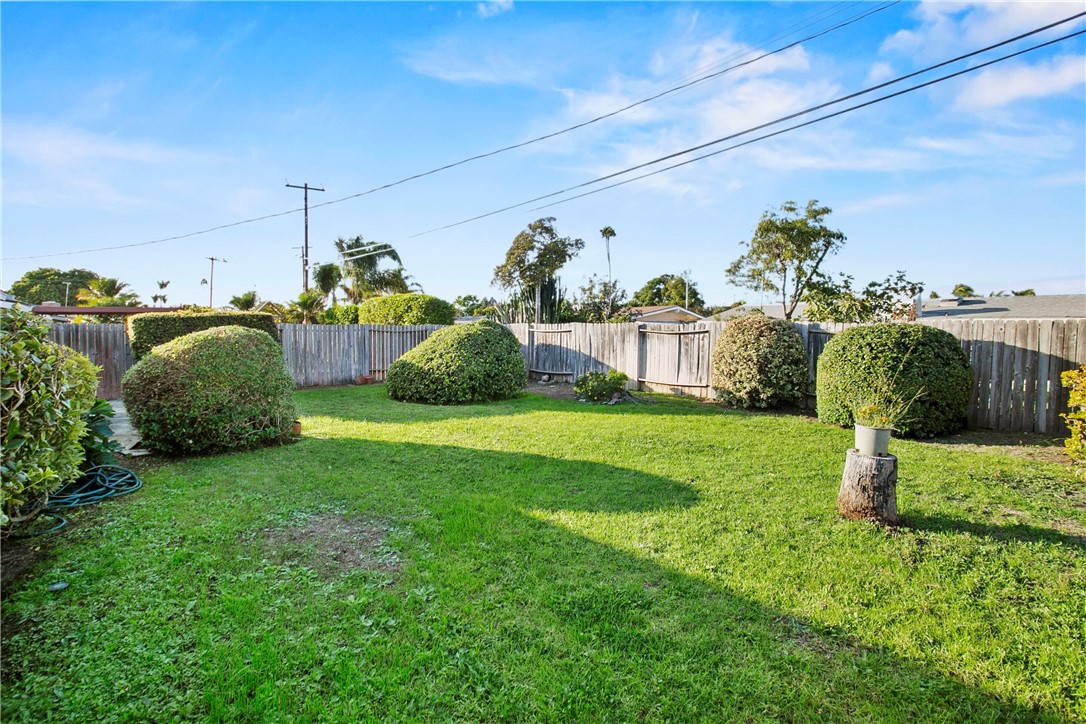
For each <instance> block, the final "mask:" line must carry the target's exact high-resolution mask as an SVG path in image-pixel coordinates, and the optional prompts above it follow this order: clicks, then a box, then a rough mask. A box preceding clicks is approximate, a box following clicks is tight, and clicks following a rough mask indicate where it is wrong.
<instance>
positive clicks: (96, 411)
mask: <svg viewBox="0 0 1086 724" xmlns="http://www.w3.org/2000/svg"><path fill="white" fill-rule="evenodd" d="M111 419H113V405H111V404H109V403H108V402H107V401H105V400H96V401H95V403H94V404H93V405H92V406H91V408H90V409H89V410H87V412H86V414H84V415H83V422H84V423H86V425H87V429H86V431H85V432H84V433H83V437H82V438H81V439H80V441H79V444H80V446H81V447H82V448H83V466H82V467H83V470H89V469H91V468H93V467H97V466H99V465H113V464H114V463H115V462H116V460H115V459H114V457H113V456H114V453H116V452H117V451H119V450H120V449H121V446H120V445H119V444H117V441H116V440H114V439H113V430H112V428H110V424H109V421H110V420H111Z"/></svg>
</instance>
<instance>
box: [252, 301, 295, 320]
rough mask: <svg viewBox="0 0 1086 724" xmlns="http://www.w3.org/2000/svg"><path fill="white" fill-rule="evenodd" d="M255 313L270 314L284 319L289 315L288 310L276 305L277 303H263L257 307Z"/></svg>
mask: <svg viewBox="0 0 1086 724" xmlns="http://www.w3.org/2000/svg"><path fill="white" fill-rule="evenodd" d="M253 311H254V312H267V313H268V314H271V315H274V316H275V317H277V318H282V317H283V316H285V315H286V313H287V310H285V309H283V307H282V306H280V305H278V304H276V303H275V302H268V301H263V302H261V303H260V304H259V305H257V308H256V309H254V310H253Z"/></svg>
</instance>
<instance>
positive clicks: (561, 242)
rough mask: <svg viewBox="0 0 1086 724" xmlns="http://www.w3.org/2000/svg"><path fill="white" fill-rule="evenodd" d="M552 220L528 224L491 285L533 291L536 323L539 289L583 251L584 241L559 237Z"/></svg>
mask: <svg viewBox="0 0 1086 724" xmlns="http://www.w3.org/2000/svg"><path fill="white" fill-rule="evenodd" d="M554 221H555V219H554V217H553V216H546V217H543V218H541V219H536V220H535V221H533V222H532V223H530V224H528V228H527V229H525V230H524V231H522V232H520V233H519V234H517V236H516V238H515V239H513V243H512V245H511V246H510V247H509V250H508V251H506V252H505V261H504V262H503V263H501V264H499V265H498V266H497V267H495V268H494V281H495V282H496V283H497V284H499V285H500V286H501V287H503V288H505V289H511V288H514V287H518V286H519V287H520V288H521V289H522V290H527V289H533V290H534V291H535V297H536V303H535V310H534V312H535V323H536V324H539V323H540V319H541V318H542V306H543V304H542V299H541V297H542V288H543V285H544V284H546V283H547V282H548V281H550V280H553V279H554V275H555V273H556V272H557V271H558V270H559V269H561V268H562V267H563V266H565V264H566V262H568V261H569V260H570V259H572V258H573V257H575V256H577V254H578V253H579V252H580V251H581V249H583V248H584V241H583V240H581V239H572V238H570V237H568V236H559V235H558V231H557V230H556V229H555V228H554Z"/></svg>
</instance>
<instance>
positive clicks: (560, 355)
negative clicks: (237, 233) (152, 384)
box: [50, 319, 1086, 435]
mask: <svg viewBox="0 0 1086 724" xmlns="http://www.w3.org/2000/svg"><path fill="white" fill-rule="evenodd" d="M922 323H923V324H927V325H929V326H932V327H937V328H939V329H944V330H946V331H948V332H950V333H951V334H953V335H954V336H955V337H956V338H957V339H958V341H959V342H960V343H961V345H962V349H963V350H964V351H965V353H966V354H967V355H968V356H969V361H970V363H971V365H972V367H973V384H972V388H971V393H970V403H969V425H970V427H980V428H992V429H997V430H1007V431H1015V432H1045V433H1052V434H1054V435H1062V433H1063V432H1064V429H1065V428H1064V424H1063V420H1062V419H1061V418H1060V417H1059V415H1060V413H1061V412H1066V411H1067V390H1066V389H1064V388H1062V387H1061V386H1060V373H1061V372H1064V371H1066V370H1070V369H1075V368H1076V367H1078V366H1079V365H1081V364H1084V363H1086V319H1044V320H1036V319H1033V320H1004V319H975V320H949V319H938V320H934V319H933V320H922ZM725 324H726V322H703V323H698V324H696V325H683V326H678V325H663V324H657V325H644V324H640V325H639V324H635V323H631V324H552V325H539V326H534V325H527V324H512V325H509V327H510V329H511V330H512V331H513V334H514V335H516V337H517V339H518V340H519V342H520V345H521V353H522V354H523V355H524V358H525V361H526V362H527V363H528V368H529V370H530V371H531V372H532V374H533V376H535V377H539V376H541V375H543V374H549V375H551V376H552V377H555V378H556V379H559V380H563V381H572V380H575V379H576V378H577V377H579V376H581V375H583V374H585V373H586V372H591V371H597V372H606V371H608V370H610V369H616V370H618V371H619V372H625V373H626V374H627V375H628V376H629V378H630V382H629V383H627V385H628V386H629V387H631V388H634V389H647V390H656V391H660V392H671V393H683V394H689V395H695V396H698V397H705V398H712V397H713V396H714V393H713V390H712V387H711V382H712V380H711V379H710V374H709V367H710V360H711V354H712V349H713V346H714V345H715V343H716V338H717V337H718V336H719V335H720V332H721V330H722V329H723V328H724V325H725ZM848 326H849V325H839V324H817V323H804V322H798V323H795V327H796V329H797V330H798V331H799V333H800V336H801V337H802V338H803V341H804V345H805V347H806V349H807V359H808V372H809V375H808V377H809V386H808V395H809V397H808V406H811V407H813V404H812V403H813V396H814V380H815V369H816V366H817V362H818V355H819V354H821V352H822V348H823V347H825V344H826V342H827V341H828V340H829V339H830V338H831V337H832V336H833V334H834V333H835V332H838V331H840V330H842V329H845V328H846V327H848ZM74 327H78V328H80V329H78V330H72V328H74ZM438 328H439V327H437V326H433V325H419V326H414V327H391V326H381V325H317V324H310V325H301V324H284V325H280V326H279V330H280V334H281V336H282V341H283V354H284V358H285V359H286V362H287V367H288V369H289V370H290V371H291V375H292V376H293V377H294V380H295V382H296V383H297V384H298V385H299V386H302V387H308V386H317V385H342V384H349V383H351V382H354V381H355V379H356V378H357V377H358V376H359V375H363V374H364V375H372V376H374V377H376V378H377V379H381V378H383V375H384V370H386V369H388V366H389V365H390V364H391V363H392V362H393V361H395V360H396V359H397V358H398V357H399V356H400V355H402V354H403V353H404V352H406V351H407V350H408V349H411V348H412V347H414V346H415V345H417V344H418V343H419V342H421V341H422V340H423V339H425V338H426V337H427V336H429V334H430V332H432V331H433V330H435V329H438ZM117 329H120V330H121V331H122V332H123V329H124V325H119V324H113V325H110V324H97V325H89V324H80V325H73V324H57V325H54V327H53V329H52V330H51V332H50V337H51V338H52V339H53V340H54V341H58V342H60V343H62V344H67V345H68V346H72V347H74V348H75V349H77V350H78V351H80V352H82V353H84V354H86V355H87V356H88V357H90V358H91V361H93V362H94V363H95V364H97V365H101V366H102V367H103V368H104V371H103V374H102V376H101V377H100V380H99V396H100V397H103V398H106V399H116V398H118V397H119V396H120V388H119V380H120V375H121V374H123V372H124V370H125V369H127V368H128V367H129V366H131V364H132V361H131V352H130V351H129V349H128V346H127V344H123V345H121V344H120V343H119V342H118V340H117V338H116V336H114V337H112V338H111V337H110V336H109V335H111V334H112V335H116V331H115V330H117ZM92 330H93V331H92ZM109 339H112V340H113V342H107V340H109ZM109 379H116V380H117V381H118V386H117V388H116V389H112V388H111V387H109V386H108V385H107V380H109Z"/></svg>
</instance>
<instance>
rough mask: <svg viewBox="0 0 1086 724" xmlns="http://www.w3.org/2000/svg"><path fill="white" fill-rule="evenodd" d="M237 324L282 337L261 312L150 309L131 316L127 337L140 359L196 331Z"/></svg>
mask: <svg viewBox="0 0 1086 724" xmlns="http://www.w3.org/2000/svg"><path fill="white" fill-rule="evenodd" d="M229 325H237V326H239V327H250V328H252V329H258V330H260V331H262V332H267V333H268V334H269V335H271V338H272V339H274V340H278V339H279V330H278V329H277V328H276V325H275V318H274V317H273V316H272V315H270V314H263V313H260V312H148V313H147V314H135V315H133V316H131V317H129V318H128V336H129V339H130V340H131V344H132V356H133V357H134V358H135V359H136V360H137V361H138V360H140V359H142V358H143V356H144V355H145V354H147V353H148V352H150V351H151V348H152V347H157V346H158V345H160V344H163V343H165V342H169V341H170V340H173V339H177V338H178V337H182V336H184V335H186V334H191V333H193V332H202V331H203V330H205V329H211V328H212V327H226V326H229Z"/></svg>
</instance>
